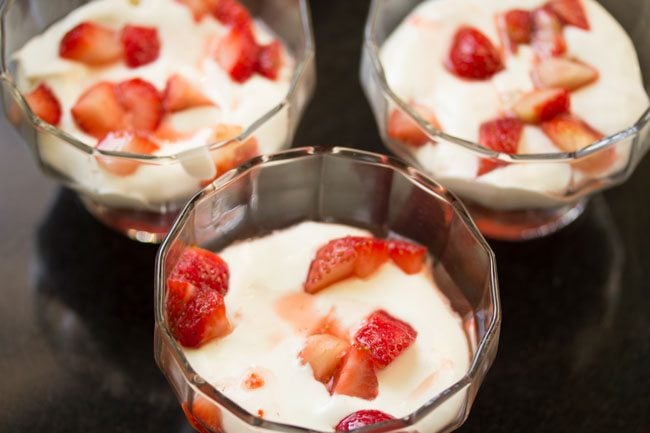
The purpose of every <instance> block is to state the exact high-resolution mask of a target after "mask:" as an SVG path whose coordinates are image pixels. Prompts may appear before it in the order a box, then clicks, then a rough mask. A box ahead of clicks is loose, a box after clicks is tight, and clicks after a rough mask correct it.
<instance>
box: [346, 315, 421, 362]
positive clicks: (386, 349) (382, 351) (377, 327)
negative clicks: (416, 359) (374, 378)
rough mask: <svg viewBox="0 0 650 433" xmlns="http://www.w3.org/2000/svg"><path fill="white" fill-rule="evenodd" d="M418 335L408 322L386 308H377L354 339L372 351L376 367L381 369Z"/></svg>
mask: <svg viewBox="0 0 650 433" xmlns="http://www.w3.org/2000/svg"><path fill="white" fill-rule="evenodd" d="M417 335H418V333H417V331H415V329H413V328H412V327H411V325H409V324H408V323H406V322H403V321H401V320H399V319H397V318H395V317H393V316H391V315H390V314H388V313H387V312H386V311H384V310H377V311H375V312H374V313H372V314H371V315H370V316H369V317H368V319H367V320H366V323H365V325H363V326H362V327H361V328H360V329H359V330H358V331H357V333H356V334H355V336H354V339H355V341H356V342H357V344H358V345H359V346H360V347H364V348H366V349H367V350H369V351H370V354H371V355H372V360H373V362H374V363H375V367H377V368H379V369H381V368H384V367H386V366H387V365H389V364H390V363H391V362H393V361H394V360H395V358H397V357H398V356H399V355H400V354H401V353H402V352H404V351H405V350H406V349H407V348H408V347H409V346H410V345H411V344H412V343H413V342H414V341H415V338H416V337H417Z"/></svg>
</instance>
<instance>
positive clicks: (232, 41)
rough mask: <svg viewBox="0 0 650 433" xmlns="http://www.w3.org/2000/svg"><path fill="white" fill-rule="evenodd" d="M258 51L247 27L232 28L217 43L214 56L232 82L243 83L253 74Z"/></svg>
mask: <svg viewBox="0 0 650 433" xmlns="http://www.w3.org/2000/svg"><path fill="white" fill-rule="evenodd" d="M258 50H259V47H258V46H257V43H256V42H255V37H254V36H253V33H252V31H251V29H250V28H249V27H233V28H232V29H230V32H229V33H228V34H227V35H225V36H224V37H222V38H221V39H220V40H219V41H218V42H217V44H216V48H215V53H214V56H215V59H216V61H217V63H219V65H221V67H222V68H223V69H224V70H225V71H226V72H228V74H230V77H231V78H232V79H233V80H234V81H236V82H238V83H243V82H245V81H246V80H248V79H249V78H250V77H251V76H252V75H253V73H254V72H255V65H256V64H257V57H258Z"/></svg>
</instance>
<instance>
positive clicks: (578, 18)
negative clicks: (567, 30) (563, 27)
mask: <svg viewBox="0 0 650 433" xmlns="http://www.w3.org/2000/svg"><path fill="white" fill-rule="evenodd" d="M548 6H549V7H550V8H551V10H553V12H555V13H556V14H557V16H558V17H560V19H561V20H562V22H563V23H564V24H567V25H571V26H575V27H578V28H581V29H584V30H589V29H590V27H589V20H588V19H587V14H586V13H585V10H584V8H583V7H582V2H581V1H580V0H551V1H549V2H548Z"/></svg>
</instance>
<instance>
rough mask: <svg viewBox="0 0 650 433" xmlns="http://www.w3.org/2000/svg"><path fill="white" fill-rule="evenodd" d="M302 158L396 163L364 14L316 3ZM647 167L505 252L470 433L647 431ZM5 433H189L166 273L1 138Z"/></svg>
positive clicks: (0, 404) (500, 254) (299, 140)
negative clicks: (170, 360) (379, 118)
mask: <svg viewBox="0 0 650 433" xmlns="http://www.w3.org/2000/svg"><path fill="white" fill-rule="evenodd" d="M312 3H313V4H312V12H313V17H314V24H315V32H316V39H317V48H318V80H319V82H318V87H317V91H316V94H315V98H314V99H313V101H312V103H311V105H310V108H309V109H308V110H307V112H306V115H305V117H304V120H303V122H302V124H301V126H300V129H299V131H298V134H297V136H296V142H295V144H296V145H297V146H303V145H316V144H322V145H332V144H336V145H344V146H350V147H359V148H363V149H368V150H373V151H385V150H384V149H383V147H382V146H381V144H380V141H379V137H378V135H377V132H376V127H375V123H374V120H373V118H372V116H371V114H370V111H369V108H368V104H367V103H366V100H365V98H364V96H363V94H362V92H361V88H360V86H359V83H358V61H359V50H360V47H361V32H362V26H363V22H364V20H365V14H366V12H367V6H368V4H367V2H365V1H359V0H357V1H354V2H352V1H344V0H339V1H329V0H328V1H325V0H315V1H313V2H312ZM649 188H650V158H647V159H646V160H645V161H644V162H642V163H641V165H640V166H639V168H638V169H637V171H636V173H635V174H634V175H633V176H632V178H631V179H630V180H629V181H628V182H627V183H626V184H625V185H623V186H621V187H618V188H616V189H614V190H611V191H609V192H607V193H605V194H603V195H599V196H596V197H595V198H594V199H593V200H592V201H591V203H590V205H589V207H588V210H587V212H586V213H585V214H584V215H583V216H582V217H581V218H580V219H579V220H578V221H577V222H576V223H574V224H573V225H571V226H570V227H568V228H567V229H565V230H563V231H561V232H560V233H557V234H555V235H553V236H550V237H548V238H546V239H543V240H538V241H532V242H527V243H494V242H493V243H492V245H493V247H494V249H495V251H496V254H497V258H498V265H499V272H500V282H501V294H502V303H503V328H502V332H501V344H500V347H499V353H498V355H497V359H496V361H495V363H494V366H493V367H492V369H491V370H490V372H489V374H488V376H487V378H486V380H485V382H484V385H483V387H482V388H481V391H480V392H479V394H478V397H477V401H476V403H475V406H474V408H473V410H472V413H471V414H470V417H469V419H468V421H467V422H466V424H465V425H464V426H463V427H462V428H461V429H460V430H459V431H461V432H465V433H469V432H482V433H489V432H499V433H501V432H526V433H549V432H565V431H566V432H572V433H583V432H584V433H611V432H626V433H633V432H648V431H650V282H649V281H650V202H649V201H648V199H647V197H648V193H647V191H648V189H649ZM0 203H1V204H0V206H1V207H0V295H1V296H2V298H1V300H0V432H3V433H4V432H7V433H9V432H20V433H32V432H39V433H40V432H48V433H58V432H85V433H88V432H138V433H145V432H156V433H162V432H190V431H191V429H190V427H189V426H188V424H187V423H186V422H185V420H184V417H183V415H182V412H181V410H180V408H179V406H178V404H177V403H176V400H175V398H174V396H173V394H172V392H171V390H170V388H169V387H168V385H167V383H166V382H165V380H164V378H163V376H162V374H161V373H160V372H159V371H158V369H157V367H156V364H155V363H154V360H153V350H152V331H153V306H152V293H153V287H152V285H153V260H154V255H155V252H156V248H155V246H151V245H141V244H137V243H134V242H132V241H129V240H127V239H125V238H124V237H122V236H120V235H118V234H115V233H113V232H111V231H110V230H108V229H106V228H104V227H103V226H101V225H100V224H99V223H97V222H95V221H94V220H93V218H92V217H90V216H89V215H88V214H87V213H86V211H85V210H84V209H83V208H82V206H81V204H80V203H79V201H78V200H77V199H76V196H75V195H74V194H73V193H71V192H69V191H65V190H62V189H61V188H59V187H58V186H57V185H55V184H54V183H53V182H51V181H50V180H48V179H46V178H45V177H44V176H43V175H42V174H40V173H39V171H38V169H37V167H36V165H35V164H34V161H33V160H32V158H31V156H30V155H29V153H28V150H27V148H26V146H24V145H23V144H22V143H21V142H20V141H19V140H18V138H17V136H16V135H15V134H14V132H13V131H12V130H11V129H10V128H9V127H8V126H7V125H6V123H4V122H3V123H2V124H1V125H0Z"/></svg>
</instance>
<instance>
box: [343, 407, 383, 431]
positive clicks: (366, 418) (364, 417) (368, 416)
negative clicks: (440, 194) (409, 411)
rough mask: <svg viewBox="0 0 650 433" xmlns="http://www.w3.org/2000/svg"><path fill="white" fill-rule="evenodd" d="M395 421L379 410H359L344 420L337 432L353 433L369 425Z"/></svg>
mask: <svg viewBox="0 0 650 433" xmlns="http://www.w3.org/2000/svg"><path fill="white" fill-rule="evenodd" d="M391 419H395V418H394V417H392V416H390V415H388V414H387V413H384V412H382V411H379V410H359V411H356V412H354V413H351V414H350V415H348V416H346V417H345V418H343V419H342V420H341V421H339V423H338V424H337V425H336V427H335V429H334V430H335V431H352V430H355V429H358V428H361V427H365V426H367V425H372V424H378V423H380V422H384V421H390V420H391Z"/></svg>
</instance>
